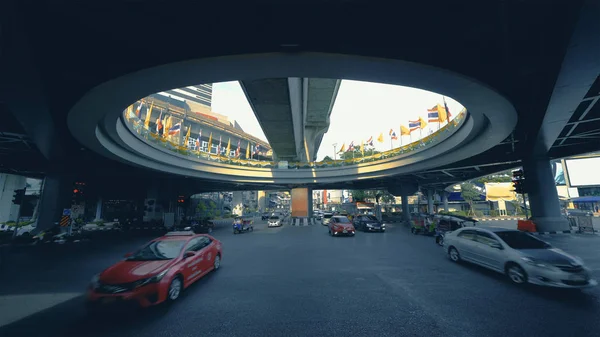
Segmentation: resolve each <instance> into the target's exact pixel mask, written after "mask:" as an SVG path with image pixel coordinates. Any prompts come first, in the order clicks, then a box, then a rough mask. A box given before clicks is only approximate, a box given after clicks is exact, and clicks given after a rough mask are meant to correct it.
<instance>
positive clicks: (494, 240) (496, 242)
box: [444, 227, 597, 288]
mask: <svg viewBox="0 0 600 337" xmlns="http://www.w3.org/2000/svg"><path fill="white" fill-rule="evenodd" d="M444 249H445V250H446V252H447V253H448V256H449V257H450V259H451V260H452V261H454V262H460V261H461V260H464V261H468V262H472V263H475V264H478V265H481V266H483V267H486V268H489V269H492V270H495V271H497V272H500V273H503V274H506V275H507V276H508V277H509V279H510V280H511V281H512V282H513V283H516V284H523V283H532V284H537V285H543V286H551V287H560V288H587V287H592V286H595V285H597V282H596V281H595V280H593V279H591V278H590V272H589V269H588V268H586V267H585V266H584V265H583V261H581V259H579V258H578V257H575V256H571V255H569V254H567V253H565V252H563V251H562V250H560V249H557V248H553V247H552V246H551V245H550V244H548V243H546V242H544V241H542V240H539V239H537V238H536V237H534V236H533V235H531V234H529V233H525V232H521V231H518V230H511V229H505V228H495V227H477V228H474V227H464V228H461V229H458V230H456V231H454V232H450V233H447V234H446V236H445V237H444Z"/></svg>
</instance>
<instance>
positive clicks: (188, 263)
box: [87, 232, 222, 310]
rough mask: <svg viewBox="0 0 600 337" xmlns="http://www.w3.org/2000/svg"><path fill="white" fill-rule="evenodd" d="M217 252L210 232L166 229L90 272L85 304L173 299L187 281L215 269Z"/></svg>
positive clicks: (218, 246)
mask: <svg viewBox="0 0 600 337" xmlns="http://www.w3.org/2000/svg"><path fill="white" fill-rule="evenodd" d="M221 256H222V255H221V242H219V241H218V240H216V239H215V238H213V237H212V236H210V235H206V234H194V233H193V232H170V233H167V234H166V235H165V236H162V237H160V238H157V239H154V240H152V241H150V242H148V243H147V244H146V245H144V246H142V248H140V249H139V250H137V251H136V252H135V253H130V254H126V255H125V259H123V260H122V261H120V262H118V263H116V264H114V265H113V266H111V267H109V268H107V269H106V270H104V271H103V272H101V273H100V274H98V275H96V276H94V278H93V279H92V281H91V284H90V286H89V288H88V291H87V305H88V308H89V309H92V310H93V309H99V308H100V307H103V306H105V305H108V304H137V305H139V306H141V307H148V306H151V305H155V304H159V303H162V302H165V301H174V300H176V299H177V298H178V297H179V295H180V294H181V292H182V291H183V289H185V288H187V287H188V286H189V285H190V284H192V283H194V282H195V281H197V280H198V279H200V278H201V277H202V276H204V275H206V274H207V273H209V272H210V271H212V270H217V269H219V267H220V265H221Z"/></svg>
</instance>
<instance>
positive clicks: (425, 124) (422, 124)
mask: <svg viewBox="0 0 600 337" xmlns="http://www.w3.org/2000/svg"><path fill="white" fill-rule="evenodd" d="M419 121H420V122H421V126H420V128H421V129H425V127H426V126H427V122H426V121H425V120H424V119H423V118H422V117H419Z"/></svg>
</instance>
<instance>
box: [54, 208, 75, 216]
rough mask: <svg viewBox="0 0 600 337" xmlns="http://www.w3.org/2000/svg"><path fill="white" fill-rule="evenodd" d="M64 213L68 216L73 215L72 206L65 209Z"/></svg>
mask: <svg viewBox="0 0 600 337" xmlns="http://www.w3.org/2000/svg"><path fill="white" fill-rule="evenodd" d="M54 214H56V213H54ZM62 215H63V216H65V215H66V216H71V209H70V208H65V209H63V214H62Z"/></svg>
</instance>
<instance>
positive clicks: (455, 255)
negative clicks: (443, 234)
mask: <svg viewBox="0 0 600 337" xmlns="http://www.w3.org/2000/svg"><path fill="white" fill-rule="evenodd" d="M448 256H449V257H450V260H452V261H453V262H457V263H458V262H460V254H459V253H458V250H456V248H454V247H450V249H448Z"/></svg>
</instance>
